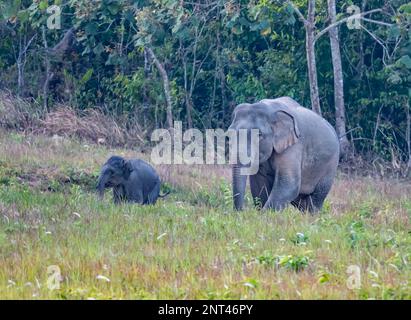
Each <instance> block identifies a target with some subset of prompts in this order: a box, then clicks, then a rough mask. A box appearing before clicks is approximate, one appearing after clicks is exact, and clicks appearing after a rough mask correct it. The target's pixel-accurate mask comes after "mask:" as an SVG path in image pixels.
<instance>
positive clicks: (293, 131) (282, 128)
mask: <svg viewBox="0 0 411 320" xmlns="http://www.w3.org/2000/svg"><path fill="white" fill-rule="evenodd" d="M272 129H273V132H274V143H273V146H274V150H275V152H277V153H282V152H284V151H285V150H286V149H287V148H288V147H290V146H292V145H294V144H295V143H297V141H298V138H299V137H300V130H299V129H298V125H297V123H296V121H295V119H294V116H293V115H292V114H290V113H288V112H286V111H277V112H276V113H275V114H274V116H273V119H272Z"/></svg>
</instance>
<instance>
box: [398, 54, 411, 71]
mask: <svg viewBox="0 0 411 320" xmlns="http://www.w3.org/2000/svg"><path fill="white" fill-rule="evenodd" d="M398 62H399V63H401V64H403V65H404V66H405V67H406V68H407V69H411V58H410V56H409V55H405V56H402V57H401V58H400V59H399V60H398Z"/></svg>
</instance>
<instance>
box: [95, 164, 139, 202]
mask: <svg viewBox="0 0 411 320" xmlns="http://www.w3.org/2000/svg"><path fill="white" fill-rule="evenodd" d="M131 171H132V168H131V165H130V163H129V162H128V161H127V160H125V159H123V158H122V157H118V156H112V157H111V158H110V159H108V160H107V162H106V163H105V164H104V165H103V167H102V169H101V173H100V177H99V179H98V182H97V191H98V192H99V196H100V198H103V197H104V190H105V189H107V188H113V187H116V186H118V185H121V184H124V183H125V182H126V181H127V180H128V178H129V177H130V173H131Z"/></svg>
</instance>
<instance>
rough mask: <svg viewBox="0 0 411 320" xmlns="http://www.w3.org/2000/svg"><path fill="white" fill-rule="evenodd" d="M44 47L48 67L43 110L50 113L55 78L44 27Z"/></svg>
mask: <svg viewBox="0 0 411 320" xmlns="http://www.w3.org/2000/svg"><path fill="white" fill-rule="evenodd" d="M42 34H43V45H44V63H45V65H46V78H45V80H44V84H43V108H44V111H46V112H47V111H48V110H49V108H48V100H49V83H50V80H51V79H52V78H53V76H54V74H53V73H52V72H51V65H50V57H49V52H48V45H47V38H46V29H45V28H44V26H43V29H42Z"/></svg>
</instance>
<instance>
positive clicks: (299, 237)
mask: <svg viewBox="0 0 411 320" xmlns="http://www.w3.org/2000/svg"><path fill="white" fill-rule="evenodd" d="M291 242H292V243H294V244H295V245H299V246H305V245H306V244H307V242H308V236H306V235H305V234H304V233H301V232H297V233H296V234H295V236H294V238H292V239H291Z"/></svg>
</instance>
